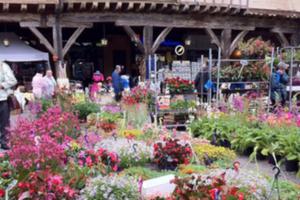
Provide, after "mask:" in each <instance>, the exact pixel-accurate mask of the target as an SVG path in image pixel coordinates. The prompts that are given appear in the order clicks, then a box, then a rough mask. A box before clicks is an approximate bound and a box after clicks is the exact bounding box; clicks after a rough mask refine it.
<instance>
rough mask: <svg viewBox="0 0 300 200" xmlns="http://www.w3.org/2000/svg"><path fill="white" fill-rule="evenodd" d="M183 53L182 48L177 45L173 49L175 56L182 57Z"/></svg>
mask: <svg viewBox="0 0 300 200" xmlns="http://www.w3.org/2000/svg"><path fill="white" fill-rule="evenodd" d="M184 52H185V49H184V46H182V45H177V46H176V47H175V53H176V55H177V56H182V55H183V54H184Z"/></svg>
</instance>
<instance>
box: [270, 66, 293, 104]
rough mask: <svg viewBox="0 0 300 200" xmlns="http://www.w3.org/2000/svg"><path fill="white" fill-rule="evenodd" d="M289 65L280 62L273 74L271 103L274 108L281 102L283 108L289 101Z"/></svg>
mask: <svg viewBox="0 0 300 200" xmlns="http://www.w3.org/2000/svg"><path fill="white" fill-rule="evenodd" d="M287 68H288V65H287V64H285V63H283V62H280V63H279V64H278V66H277V67H276V69H275V71H274V72H273V73H272V79H271V102H272V106H275V105H277V104H278V103H279V102H280V104H281V106H282V107H284V106H285V103H286V100H287V91H286V87H287V84H288V82H289V76H288V75H287V73H286V69H287Z"/></svg>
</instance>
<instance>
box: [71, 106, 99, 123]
mask: <svg viewBox="0 0 300 200" xmlns="http://www.w3.org/2000/svg"><path fill="white" fill-rule="evenodd" d="M99 111H100V108H99V106H98V104H95V103H92V102H80V103H77V104H75V105H74V112H75V113H77V114H78V117H79V119H81V120H86V118H87V116H88V115H89V114H91V113H97V112H99Z"/></svg>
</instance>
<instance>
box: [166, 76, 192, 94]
mask: <svg viewBox="0 0 300 200" xmlns="http://www.w3.org/2000/svg"><path fill="white" fill-rule="evenodd" d="M165 82H166V84H167V86H168V88H169V91H170V94H191V93H193V92H194V83H193V81H189V80H185V79H182V78H179V77H176V78H168V79H166V81H165Z"/></svg>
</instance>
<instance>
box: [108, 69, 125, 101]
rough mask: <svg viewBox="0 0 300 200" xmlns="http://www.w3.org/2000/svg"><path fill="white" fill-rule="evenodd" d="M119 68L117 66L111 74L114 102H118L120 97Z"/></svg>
mask: <svg viewBox="0 0 300 200" xmlns="http://www.w3.org/2000/svg"><path fill="white" fill-rule="evenodd" d="M121 70H122V69H121V66H119V65H117V66H116V69H115V71H114V72H113V73H112V76H111V77H112V86H113V88H114V93H115V100H116V101H120V100H121V97H122V90H123V87H122V79H121V76H120V73H121Z"/></svg>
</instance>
